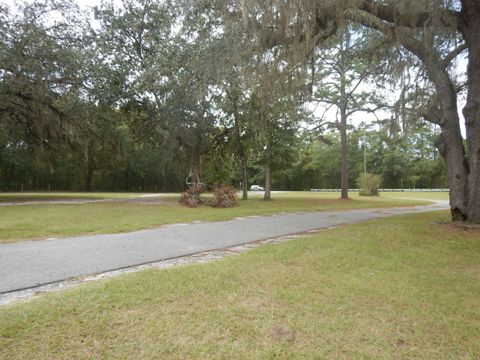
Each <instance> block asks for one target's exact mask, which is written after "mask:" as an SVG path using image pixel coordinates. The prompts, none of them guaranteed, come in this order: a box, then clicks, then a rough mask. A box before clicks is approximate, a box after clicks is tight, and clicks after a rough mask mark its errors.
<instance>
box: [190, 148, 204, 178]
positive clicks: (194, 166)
mask: <svg viewBox="0 0 480 360" xmlns="http://www.w3.org/2000/svg"><path fill="white" fill-rule="evenodd" d="M200 156H201V155H200V151H199V149H198V148H197V147H196V146H195V147H193V148H192V152H191V182H192V183H193V184H198V183H199V182H200V179H201V175H202V172H201V165H200Z"/></svg>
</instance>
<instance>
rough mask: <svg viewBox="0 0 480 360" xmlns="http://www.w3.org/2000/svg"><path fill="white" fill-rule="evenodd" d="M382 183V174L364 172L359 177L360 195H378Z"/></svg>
mask: <svg viewBox="0 0 480 360" xmlns="http://www.w3.org/2000/svg"><path fill="white" fill-rule="evenodd" d="M381 184H382V179H381V178H380V176H378V175H375V174H369V173H367V174H362V175H360V176H359V177H358V180H357V186H358V193H359V195H360V196H378V190H379V189H380V186H381Z"/></svg>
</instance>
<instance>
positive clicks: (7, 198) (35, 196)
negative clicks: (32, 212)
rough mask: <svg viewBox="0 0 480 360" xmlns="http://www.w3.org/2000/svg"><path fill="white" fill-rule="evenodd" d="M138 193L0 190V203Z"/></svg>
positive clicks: (109, 197)
mask: <svg viewBox="0 0 480 360" xmlns="http://www.w3.org/2000/svg"><path fill="white" fill-rule="evenodd" d="M140 195H143V194H139V193H111V192H110V193H102V192H46V193H45V192H0V203H5V202H27V201H49V200H99V199H125V198H130V197H137V196H140Z"/></svg>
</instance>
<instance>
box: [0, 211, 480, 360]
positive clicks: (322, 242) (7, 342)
mask: <svg viewBox="0 0 480 360" xmlns="http://www.w3.org/2000/svg"><path fill="white" fill-rule="evenodd" d="M447 219H448V214H447V213H446V212H443V213H442V212H436V213H429V214H416V215H411V216H402V217H395V218H389V219H381V220H374V221H369V222H365V223H360V224H356V225H349V226H345V227H341V228H336V229H331V230H324V231H322V232H320V233H318V234H316V235H314V236H311V237H308V238H304V239H300V240H294V241H290V242H288V243H283V244H277V245H268V246H264V247H261V248H258V249H256V250H253V251H251V252H248V253H245V254H242V255H239V256H235V257H230V258H226V259H223V260H220V261H216V262H212V263H208V264H202V265H191V266H184V267H179V268H174V269H169V270H149V271H143V272H139V273H134V274H129V275H123V276H120V277H118V278H113V279H109V280H105V281H98V282H95V283H90V284H83V285H80V286H78V287H76V288H73V289H70V290H67V291H63V292H57V293H51V294H47V295H43V296H41V297H40V298H38V299H35V300H32V301H30V302H27V303H24V304H17V305H9V306H4V307H2V308H0V358H2V359H5V360H7V359H27V358H28V359H112V358H114V359H180V358H188V359H273V358H278V359H478V358H479V357H480V300H479V299H480V232H479V231H478V230H468V231H465V230H461V229H458V228H454V227H451V226H450V225H438V224H436V222H437V221H439V220H440V221H445V220H447Z"/></svg>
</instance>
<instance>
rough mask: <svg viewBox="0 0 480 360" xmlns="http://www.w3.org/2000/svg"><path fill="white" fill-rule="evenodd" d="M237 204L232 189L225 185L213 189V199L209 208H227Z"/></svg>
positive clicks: (234, 192)
mask: <svg viewBox="0 0 480 360" xmlns="http://www.w3.org/2000/svg"><path fill="white" fill-rule="evenodd" d="M236 204H237V194H236V191H235V189H234V188H233V187H231V186H227V185H223V184H220V185H216V186H215V187H214V189H213V199H212V201H210V206H212V207H218V208H228V207H232V206H235V205H236Z"/></svg>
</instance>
